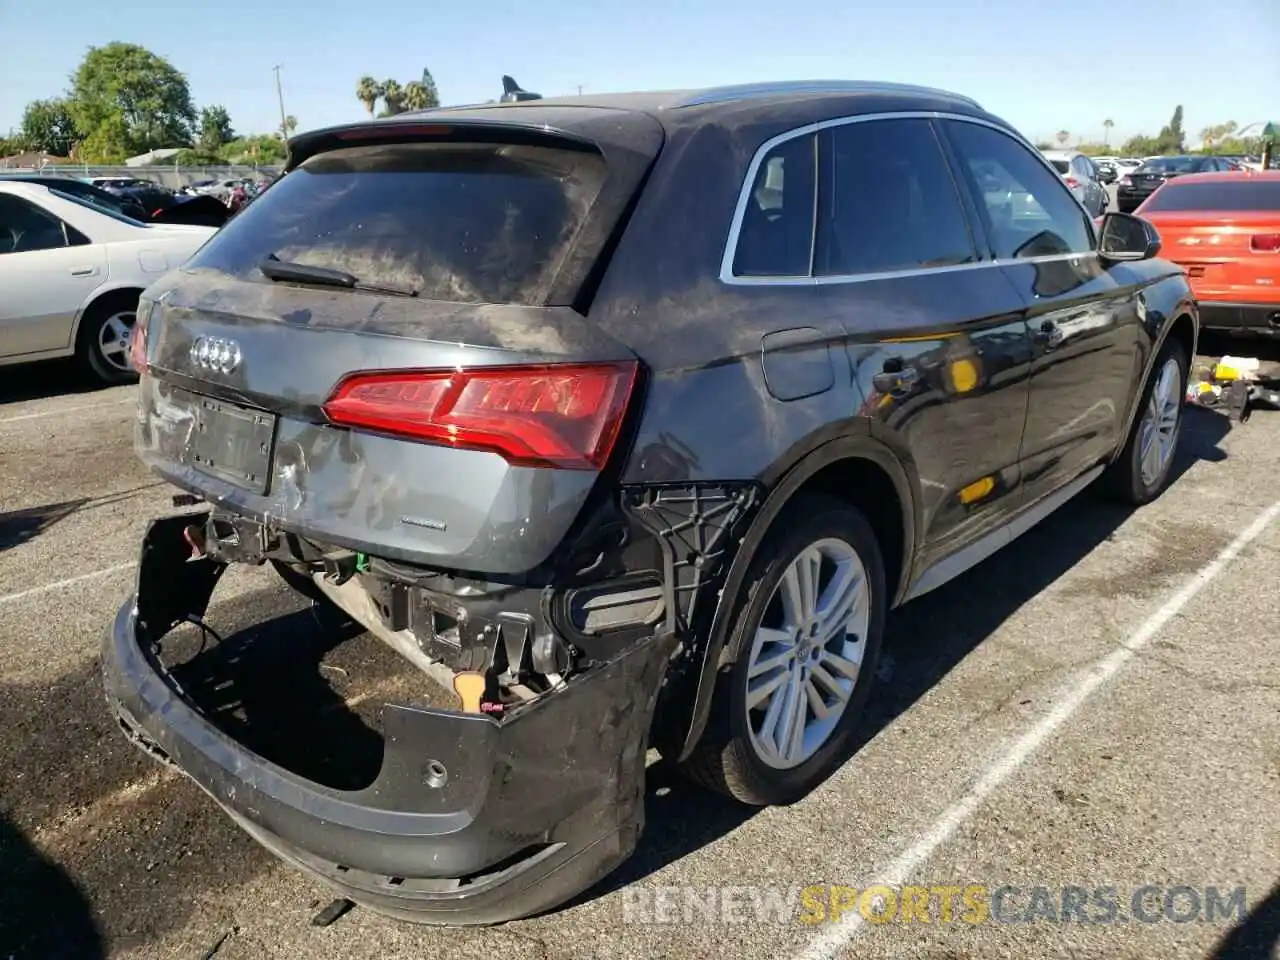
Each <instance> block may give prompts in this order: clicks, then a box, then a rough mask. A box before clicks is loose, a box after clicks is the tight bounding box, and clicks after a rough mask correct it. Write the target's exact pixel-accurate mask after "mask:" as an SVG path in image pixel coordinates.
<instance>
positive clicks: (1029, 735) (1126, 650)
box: [796, 501, 1280, 960]
mask: <svg viewBox="0 0 1280 960" xmlns="http://www.w3.org/2000/svg"><path fill="white" fill-rule="evenodd" d="M1277 516H1280V501H1277V502H1276V503H1273V504H1272V505H1271V506H1270V507H1268V508H1267V509H1266V510H1264V511H1263V512H1262V513H1261V514H1260V515H1259V516H1258V518H1257V519H1256V520H1254V521H1253V523H1251V524H1249V526H1247V527H1245V529H1244V530H1243V531H1242V532H1241V533H1240V535H1239V536H1238V537H1236V538H1235V539H1234V540H1232V541H1231V543H1230V544H1228V545H1227V546H1226V548H1224V549H1223V551H1222V552H1221V553H1219V554H1218V556H1217V557H1215V558H1214V559H1213V561H1212V562H1210V563H1209V564H1208V565H1207V566H1205V567H1202V568H1201V569H1200V571H1199V572H1197V573H1196V574H1195V575H1194V576H1193V577H1191V579H1190V580H1188V581H1187V582H1186V583H1185V584H1184V585H1183V586H1182V587H1181V589H1179V590H1178V592H1177V593H1175V594H1173V596H1171V597H1170V598H1169V599H1168V600H1166V601H1165V602H1164V604H1163V605H1162V606H1161V607H1160V609H1158V610H1157V611H1156V612H1155V613H1153V614H1152V615H1151V616H1150V617H1148V618H1147V619H1146V620H1144V621H1143V622H1142V623H1141V624H1140V625H1139V626H1138V629H1137V630H1135V631H1134V632H1133V633H1132V634H1131V635H1130V636H1129V638H1128V639H1127V640H1125V641H1124V643H1123V644H1121V646H1119V647H1118V648H1116V649H1115V650H1114V651H1113V652H1111V653H1110V654H1108V655H1107V656H1105V657H1103V658H1102V659H1101V660H1099V661H1097V662H1096V663H1095V664H1094V665H1093V666H1092V667H1090V668H1089V669H1088V670H1087V671H1085V673H1084V674H1083V676H1081V677H1079V678H1078V680H1076V681H1075V684H1074V686H1072V687H1069V688H1067V689H1066V690H1065V691H1064V693H1063V694H1062V699H1061V700H1060V701H1059V703H1058V705H1057V706H1056V707H1054V708H1053V710H1051V711H1050V712H1049V713H1047V714H1045V715H1044V716H1043V717H1041V718H1040V719H1039V720H1038V721H1036V723H1034V724H1033V725H1032V726H1031V727H1030V728H1028V729H1027V731H1026V732H1025V733H1023V734H1022V736H1020V737H1019V738H1018V739H1017V740H1015V741H1014V742H1013V744H1012V745H1010V746H1009V748H1008V749H1007V750H1006V751H1005V752H1004V753H1003V754H1001V755H999V756H997V757H996V758H995V759H994V760H993V761H992V762H991V764H990V766H989V767H988V768H987V771H986V772H985V773H984V774H983V775H982V777H981V778H980V779H979V780H978V781H977V783H975V784H974V785H973V787H972V788H970V790H969V791H968V792H967V793H966V794H964V795H963V796H962V797H960V798H959V799H958V800H956V801H955V802H954V803H952V804H951V806H949V807H948V808H947V809H946V810H945V811H943V813H942V816H940V817H939V818H938V819H937V820H936V821H935V822H934V824H933V826H932V827H930V828H929V830H928V831H927V832H926V833H924V834H923V835H922V836H920V837H919V838H918V839H917V840H916V842H915V843H913V844H912V845H911V846H910V847H908V848H907V849H906V850H904V851H903V852H902V853H901V854H900V855H899V856H898V857H897V858H895V859H894V860H893V861H892V862H891V863H889V864H888V865H887V866H886V867H885V868H884V869H883V870H882V871H881V872H880V873H879V875H878V878H877V879H876V881H875V883H876V884H883V885H884V886H887V887H898V886H901V885H902V884H904V883H906V882H907V880H909V879H910V878H911V875H912V874H913V873H915V871H916V870H917V869H918V868H919V867H920V866H921V865H923V864H924V862H925V861H926V860H928V859H929V858H930V857H931V856H932V855H933V853H934V851H935V850H937V849H938V848H939V847H940V846H942V845H943V844H944V843H946V842H947V841H948V840H950V839H951V837H952V836H953V835H954V834H955V832H956V831H957V830H958V829H959V828H960V827H961V826H962V825H963V824H964V822H965V821H966V820H968V819H969V817H971V816H972V815H973V814H974V812H975V811H976V810H977V809H978V807H979V806H981V805H982V803H983V801H985V800H986V799H987V798H988V797H989V796H991V794H993V793H994V792H995V791H996V790H997V789H998V788H999V787H1000V786H1001V784H1003V783H1004V782H1005V781H1006V780H1008V779H1009V778H1010V777H1011V776H1013V774H1014V773H1016V772H1017V771H1018V769H1019V768H1020V767H1021V766H1022V765H1023V764H1024V763H1026V761H1027V760H1028V759H1029V758H1030V757H1031V755H1032V754H1034V753H1035V752H1036V750H1038V749H1039V748H1040V746H1041V745H1042V744H1043V743H1044V742H1045V741H1046V740H1048V739H1049V738H1050V737H1051V736H1053V735H1054V734H1055V733H1056V732H1057V731H1058V728H1059V727H1061V726H1062V725H1063V724H1064V723H1066V722H1067V721H1068V720H1069V719H1070V718H1071V716H1072V715H1073V714H1074V713H1075V712H1076V711H1077V710H1079V709H1080V707H1081V706H1082V705H1083V704H1084V702H1085V701H1086V700H1088V699H1089V697H1091V696H1092V695H1093V694H1094V693H1096V692H1097V690H1098V689H1099V688H1100V687H1101V686H1102V685H1103V684H1104V683H1106V682H1107V681H1108V680H1110V679H1111V678H1112V677H1114V676H1115V675H1116V674H1117V673H1119V672H1120V671H1121V670H1123V669H1124V667H1125V666H1126V665H1127V664H1128V663H1129V661H1130V660H1132V659H1133V658H1134V656H1135V655H1136V654H1137V653H1138V651H1139V650H1141V649H1142V648H1143V647H1145V646H1146V645H1147V644H1149V643H1150V642H1151V641H1152V640H1153V639H1154V638H1155V637H1156V636H1157V635H1158V634H1159V632H1160V631H1161V630H1162V629H1164V626H1165V624H1167V623H1168V622H1169V621H1170V620H1172V619H1173V618H1174V617H1175V616H1177V614H1178V612H1179V611H1180V610H1182V608H1183V607H1185V606H1186V605H1187V604H1188V603H1190V602H1191V600H1192V599H1193V598H1194V597H1195V596H1196V594H1198V593H1199V592H1200V591H1201V590H1203V589H1204V588H1205V587H1206V586H1207V585H1208V584H1209V583H1210V582H1211V581H1212V580H1213V579H1214V578H1215V577H1217V576H1218V574H1220V573H1222V571H1223V570H1224V569H1225V568H1226V566H1227V565H1228V564H1229V563H1231V561H1232V560H1234V559H1235V558H1236V557H1237V556H1238V555H1239V554H1240V551H1242V550H1243V549H1244V548H1245V547H1247V546H1248V545H1249V544H1250V543H1251V542H1252V541H1254V540H1256V539H1257V538H1258V536H1259V535H1260V534H1261V533H1262V532H1263V531H1264V530H1265V529H1266V528H1267V526H1268V524H1270V523H1271V522H1272V521H1273V520H1275V519H1276V517H1277ZM867 886H870V884H868V885H867ZM863 923H864V920H863V917H862V914H861V912H860V911H859V912H851V913H847V914H845V917H844V919H842V920H841V922H840V923H838V924H837V925H835V926H833V927H831V928H830V929H829V930H828V931H827V932H826V933H824V934H823V935H822V936H820V937H815V938H814V939H813V940H811V941H810V942H809V945H808V946H807V947H806V948H805V949H804V950H803V951H801V952H800V953H799V954H797V955H796V960H827V958H833V957H835V956H837V955H838V954H839V953H840V952H841V951H843V950H844V949H845V948H847V947H848V946H849V944H850V943H852V942H853V940H854V939H855V938H856V937H857V936H858V933H859V931H860V930H861V929H862V926H863Z"/></svg>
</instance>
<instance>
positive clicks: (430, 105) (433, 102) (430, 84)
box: [422, 67, 440, 110]
mask: <svg viewBox="0 0 1280 960" xmlns="http://www.w3.org/2000/svg"><path fill="white" fill-rule="evenodd" d="M422 89H423V90H425V91H426V92H427V102H426V105H425V106H424V107H423V109H425V110H434V109H435V108H436V107H438V106H440V91H439V90H437V89H436V79H435V77H433V76H431V71H430V70H428V69H427V68H426V67H423V68H422Z"/></svg>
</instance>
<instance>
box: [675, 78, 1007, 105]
mask: <svg viewBox="0 0 1280 960" xmlns="http://www.w3.org/2000/svg"><path fill="white" fill-rule="evenodd" d="M788 93H887V94H894V93H900V94H915V95H917V96H935V97H943V98H945V99H947V100H959V101H960V102H962V103H966V104H968V105H969V106H971V107H973V108H975V109H977V110H981V109H982V107H981V105H980V104H979V103H978V102H977V101H976V100H973V99H972V98H970V97H966V96H962V95H961V94H958V93H952V92H951V91H950V90H939V89H937V88H935V87H920V86H915V85H913V84H909V83H881V82H877V81H873V80H781V81H777V82H773V83H740V84H736V85H733V86H727V87H712V88H710V89H707V90H703V91H701V92H700V93H697V94H695V95H694V96H693V97H690V98H689V99H688V100H683V101H681V102H680V103H678V104H676V105H675V106H676V107H677V108H679V107H696V106H701V105H703V104H708V103H728V102H731V101H733V100H744V99H747V98H748V97H774V96H780V95H785V94H788Z"/></svg>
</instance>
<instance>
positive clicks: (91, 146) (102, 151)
mask: <svg viewBox="0 0 1280 960" xmlns="http://www.w3.org/2000/svg"><path fill="white" fill-rule="evenodd" d="M76 153H77V155H76V159H78V160H82V161H84V162H85V163H123V162H124V161H125V160H127V159H129V157H131V156H134V155H136V153H137V151H136V150H135V149H134V143H133V141H132V140H131V139H130V136H129V128H128V126H127V125H126V124H125V121H124V118H123V117H121V116H118V115H117V116H114V117H108V118H107V119H106V120H104V121H102V123H100V124H98V125H97V126H96V127H95V128H94V129H93V132H92V133H90V134H89V135H88V136H87V137H85V138H84V139H83V140H82V141H80V147H79V149H78V150H77V152H76Z"/></svg>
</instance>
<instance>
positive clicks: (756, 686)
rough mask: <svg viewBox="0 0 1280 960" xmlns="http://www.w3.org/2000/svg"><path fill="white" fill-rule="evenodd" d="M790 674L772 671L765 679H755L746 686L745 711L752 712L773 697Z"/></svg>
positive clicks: (783, 671) (782, 671)
mask: <svg viewBox="0 0 1280 960" xmlns="http://www.w3.org/2000/svg"><path fill="white" fill-rule="evenodd" d="M789 676H790V673H789V672H788V671H786V670H777V671H774V672H773V673H772V674H770V675H769V676H767V677H760V678H757V679H756V680H755V681H753V682H751V683H748V684H747V709H748V710H754V709H756V708H757V707H759V706H760V704H762V703H764V702H765V701H766V700H768V699H769V698H770V697H773V696H775V694H776V692H777V690H778V688H779V687H781V686H782V685H783V684H784V683H786V682H787V678H788V677H789Z"/></svg>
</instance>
